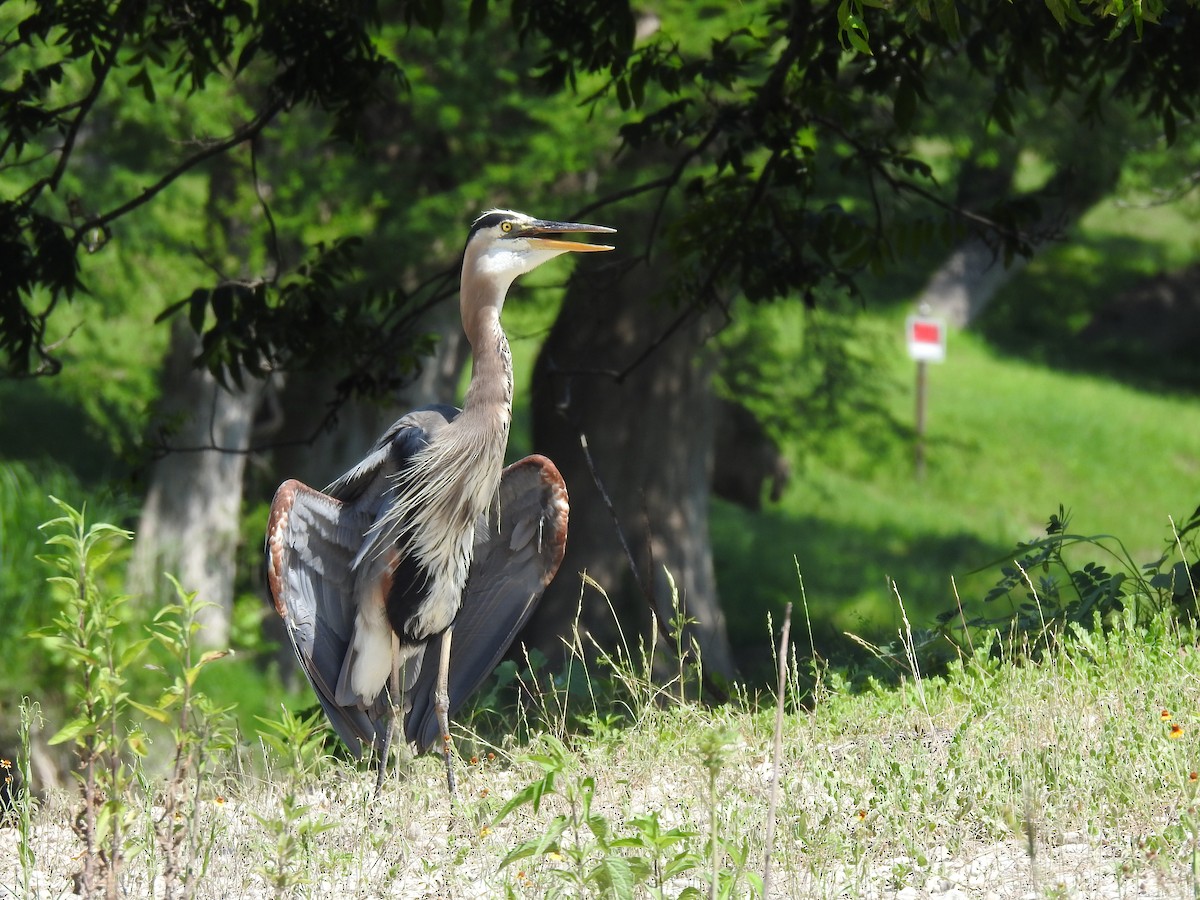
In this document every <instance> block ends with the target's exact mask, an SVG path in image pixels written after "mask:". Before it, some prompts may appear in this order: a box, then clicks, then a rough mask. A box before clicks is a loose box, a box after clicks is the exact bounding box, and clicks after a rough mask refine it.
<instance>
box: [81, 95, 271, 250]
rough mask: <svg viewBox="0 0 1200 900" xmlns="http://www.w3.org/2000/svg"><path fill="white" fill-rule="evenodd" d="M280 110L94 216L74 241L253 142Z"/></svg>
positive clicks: (261, 115)
mask: <svg viewBox="0 0 1200 900" xmlns="http://www.w3.org/2000/svg"><path fill="white" fill-rule="evenodd" d="M281 109H283V101H282V100H275V101H273V102H272V103H270V104H269V105H268V106H267V107H266V109H264V110H263V111H262V112H260V113H259V114H258V115H257V116H256V117H255V118H254V119H253V120H252V121H250V123H249V124H247V125H244V126H243V127H242V128H239V129H238V130H237V131H235V132H234V133H233V134H231V135H230V136H229V137H227V138H225V139H224V140H221V141H218V142H216V143H215V144H210V145H209V146H207V147H205V148H204V149H203V150H201V151H200V152H199V153H196V154H194V155H192V156H189V157H188V158H187V159H185V160H184V161H183V162H181V163H180V164H179V165H177V166H176V167H175V168H173V169H171V170H170V171H169V172H167V173H166V174H165V175H163V176H162V178H160V179H159V180H158V181H156V182H155V183H154V184H152V185H150V187H148V188H146V189H144V190H143V191H142V192H141V193H140V194H138V195H137V196H136V197H134V198H132V199H130V200H127V201H126V202H125V203H122V204H121V205H120V206H117V207H115V208H114V209H111V210H109V211H108V212H106V213H103V214H102V215H99V216H94V217H93V218H91V219H88V220H87V221H86V222H84V223H83V224H82V225H80V226H79V227H78V228H77V229H76V230H75V234H76V240H79V236H80V235H83V234H86V233H87V232H89V231H91V230H93V229H97V228H99V229H104V228H106V227H107V226H108V223H110V222H112V221H114V220H116V219H119V218H121V216H123V215H125V214H126V213H129V212H132V211H133V210H135V209H137V208H138V207H139V206H142V205H144V204H146V203H148V202H149V201H150V200H153V199H154V197H156V196H157V195H158V194H159V193H161V192H162V191H163V190H164V189H165V188H167V187H168V186H169V185H171V183H172V182H174V181H175V179H177V178H179V176H180V175H183V174H185V173H187V172H188V171H190V170H191V169H193V168H195V167H196V166H198V165H199V164H200V163H202V162H204V161H205V160H207V159H211V158H212V157H214V156H219V155H220V154H222V153H224V152H225V151H226V150H229V149H231V148H232V147H236V146H237V145H238V144H241V143H244V142H245V141H248V140H251V139H253V138H255V137H256V136H258V134H259V133H260V132H261V131H262V130H263V129H264V128H266V127H267V125H269V124H270V122H271V120H272V119H273V118H274V117H275V115H276V114H277V113H278V112H279V111H280V110H281Z"/></svg>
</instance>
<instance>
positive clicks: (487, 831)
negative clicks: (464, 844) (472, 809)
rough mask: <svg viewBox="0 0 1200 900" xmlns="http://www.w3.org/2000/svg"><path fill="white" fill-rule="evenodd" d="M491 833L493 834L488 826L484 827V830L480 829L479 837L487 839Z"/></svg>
mask: <svg viewBox="0 0 1200 900" xmlns="http://www.w3.org/2000/svg"><path fill="white" fill-rule="evenodd" d="M491 833H492V829H491V828H489V827H488V826H487V825H484V826H483V827H482V828H480V829H479V836H480V837H481V838H485V837H487V836H488V835H489V834H491Z"/></svg>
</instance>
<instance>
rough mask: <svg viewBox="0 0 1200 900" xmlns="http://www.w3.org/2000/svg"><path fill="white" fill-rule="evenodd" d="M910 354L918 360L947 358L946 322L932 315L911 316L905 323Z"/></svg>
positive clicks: (928, 360)
mask: <svg viewBox="0 0 1200 900" xmlns="http://www.w3.org/2000/svg"><path fill="white" fill-rule="evenodd" d="M904 333H905V336H906V338H907V340H908V355H909V356H911V357H912V358H913V359H915V360H917V362H942V361H943V360H945V358H946V323H945V322H943V321H942V320H941V319H935V318H933V317H932V316H909V317H908V318H907V319H906V320H905V323H904Z"/></svg>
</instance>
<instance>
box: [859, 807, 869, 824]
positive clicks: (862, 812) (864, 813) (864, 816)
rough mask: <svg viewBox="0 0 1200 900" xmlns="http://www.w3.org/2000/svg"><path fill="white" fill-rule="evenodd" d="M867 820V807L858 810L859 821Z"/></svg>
mask: <svg viewBox="0 0 1200 900" xmlns="http://www.w3.org/2000/svg"><path fill="white" fill-rule="evenodd" d="M866 820H867V811H866V810H865V809H860V810H859V811H858V821H860V822H865V821H866Z"/></svg>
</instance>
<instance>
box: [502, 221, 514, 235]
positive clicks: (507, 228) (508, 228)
mask: <svg viewBox="0 0 1200 900" xmlns="http://www.w3.org/2000/svg"><path fill="white" fill-rule="evenodd" d="M500 230H501V231H503V232H504V233H505V234H508V233H509V232H510V231H512V222H501V223H500Z"/></svg>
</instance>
